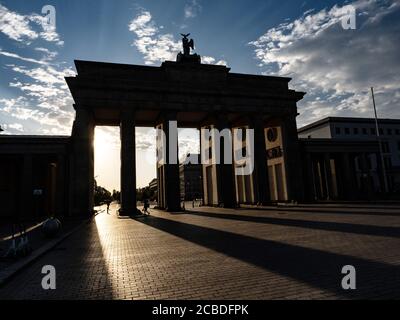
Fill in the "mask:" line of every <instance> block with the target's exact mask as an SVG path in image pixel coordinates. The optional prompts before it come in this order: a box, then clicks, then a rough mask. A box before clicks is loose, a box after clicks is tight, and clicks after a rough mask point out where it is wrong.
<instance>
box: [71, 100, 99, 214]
mask: <svg viewBox="0 0 400 320" xmlns="http://www.w3.org/2000/svg"><path fill="white" fill-rule="evenodd" d="M75 110H76V117H75V121H74V125H73V128H72V154H73V156H72V161H73V163H72V169H73V172H72V175H71V187H72V215H74V216H90V215H92V214H93V212H94V211H93V206H94V203H93V194H94V147H93V138H94V120H93V114H92V111H91V110H87V109H85V108H83V107H80V106H75Z"/></svg>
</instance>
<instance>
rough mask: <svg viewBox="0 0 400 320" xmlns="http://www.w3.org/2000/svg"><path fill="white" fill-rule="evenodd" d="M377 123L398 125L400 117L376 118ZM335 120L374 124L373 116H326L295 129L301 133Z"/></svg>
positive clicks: (338, 121)
mask: <svg viewBox="0 0 400 320" xmlns="http://www.w3.org/2000/svg"><path fill="white" fill-rule="evenodd" d="M378 121H379V123H385V124H397V125H400V119H378ZM331 122H336V123H368V124H371V123H372V124H375V119H374V118H355V117H354V118H353V117H327V118H324V119H321V120H318V121H315V122H313V123H310V124H308V125H306V126H304V127H301V128H300V129H298V130H297V132H298V133H302V132H304V131H308V130H310V129H314V128H317V127H320V126H322V125H325V124H327V123H331Z"/></svg>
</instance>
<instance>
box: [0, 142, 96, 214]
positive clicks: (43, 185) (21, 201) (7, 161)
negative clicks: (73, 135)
mask: <svg viewBox="0 0 400 320" xmlns="http://www.w3.org/2000/svg"><path fill="white" fill-rule="evenodd" d="M69 152H70V138H69V137H59V136H12V135H1V136H0V203H1V206H0V221H2V220H13V221H24V220H35V219H38V220H39V219H41V218H42V217H48V216H51V215H56V216H58V217H62V216H64V215H65V214H66V213H67V212H69V210H70V207H69V206H68V201H67V200H68V194H69V191H70V190H69V179H68V172H69V171H70V169H71V168H70V167H69V164H68V154H69ZM93 189H94V188H93Z"/></svg>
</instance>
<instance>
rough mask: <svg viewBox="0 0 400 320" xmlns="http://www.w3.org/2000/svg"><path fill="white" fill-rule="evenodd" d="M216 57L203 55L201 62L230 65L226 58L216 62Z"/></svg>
mask: <svg viewBox="0 0 400 320" xmlns="http://www.w3.org/2000/svg"><path fill="white" fill-rule="evenodd" d="M215 61H216V59H215V58H214V57H209V56H202V57H201V62H202V63H204V64H216V65H218V66H226V65H228V62H226V61H225V60H219V61H217V62H215Z"/></svg>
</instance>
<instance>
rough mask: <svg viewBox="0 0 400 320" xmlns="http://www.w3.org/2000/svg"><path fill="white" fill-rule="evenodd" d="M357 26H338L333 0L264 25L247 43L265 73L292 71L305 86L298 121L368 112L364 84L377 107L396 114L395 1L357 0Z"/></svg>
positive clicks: (398, 45)
mask: <svg viewBox="0 0 400 320" xmlns="http://www.w3.org/2000/svg"><path fill="white" fill-rule="evenodd" d="M351 4H352V5H353V6H355V8H356V10H357V13H358V15H357V29H356V30H344V29H343V28H342V24H341V22H342V18H343V16H344V11H343V10H342V8H341V7H339V6H336V5H335V6H334V7H332V8H331V9H329V10H328V9H324V10H321V11H319V12H307V13H305V14H304V15H303V16H302V17H300V18H298V19H296V20H294V21H292V22H288V23H283V24H281V25H279V26H278V27H275V28H272V29H270V30H268V31H267V32H266V33H265V34H264V35H262V36H261V37H259V38H258V39H257V40H256V41H253V42H251V43H250V44H251V45H253V46H254V47H255V55H256V58H257V59H258V60H259V61H260V66H261V67H262V68H263V70H264V73H265V74H274V75H279V76H289V77H293V79H294V80H293V82H292V86H293V87H295V88H296V89H298V90H304V91H306V92H308V95H307V96H306V99H305V100H304V101H303V102H301V103H300V104H299V106H300V108H299V111H300V113H301V116H300V117H299V123H300V125H303V124H305V123H308V122H310V121H314V120H317V119H318V118H320V117H325V116H328V115H329V116H335V115H341V116H365V117H369V116H372V113H371V102H370V98H369V90H370V87H371V86H374V87H375V88H376V92H377V103H378V108H379V113H380V115H381V116H385V117H400V110H399V109H398V105H399V103H400V97H399V92H400V64H399V63H398V53H399V52H400V41H399V34H400V24H399V23H397V21H398V20H399V19H400V4H399V3H398V2H394V1H379V2H376V1H367V0H359V1H355V2H353V3H351Z"/></svg>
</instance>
